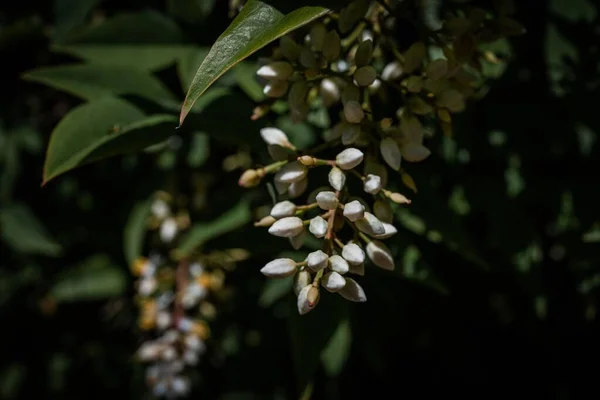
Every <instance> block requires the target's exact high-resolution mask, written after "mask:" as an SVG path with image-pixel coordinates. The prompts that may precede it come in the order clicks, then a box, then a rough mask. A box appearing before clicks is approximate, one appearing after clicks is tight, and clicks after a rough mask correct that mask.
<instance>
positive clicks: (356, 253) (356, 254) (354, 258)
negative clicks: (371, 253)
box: [342, 243, 365, 265]
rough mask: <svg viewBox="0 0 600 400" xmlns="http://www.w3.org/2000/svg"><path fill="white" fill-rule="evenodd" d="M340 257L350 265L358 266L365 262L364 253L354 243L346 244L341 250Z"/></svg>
mask: <svg viewBox="0 0 600 400" xmlns="http://www.w3.org/2000/svg"><path fill="white" fill-rule="evenodd" d="M342 257H344V259H345V260H346V261H348V264H350V265H358V264H362V263H364V262H365V252H364V251H363V249H361V248H360V246H359V245H357V244H356V243H348V244H346V245H345V246H344V247H343V248H342Z"/></svg>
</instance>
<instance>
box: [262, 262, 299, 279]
mask: <svg viewBox="0 0 600 400" xmlns="http://www.w3.org/2000/svg"><path fill="white" fill-rule="evenodd" d="M296 268H297V265H296V261H294V260H292V259H291V258H278V259H276V260H273V261H271V262H270V263H268V264H267V265H265V266H264V267H262V269H261V270H260V272H262V273H263V275H266V276H268V277H269V278H285V277H286V276H291V275H293V274H295V273H296Z"/></svg>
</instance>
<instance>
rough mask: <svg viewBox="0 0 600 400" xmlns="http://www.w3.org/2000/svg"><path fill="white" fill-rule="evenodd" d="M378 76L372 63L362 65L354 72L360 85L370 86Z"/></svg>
mask: <svg viewBox="0 0 600 400" xmlns="http://www.w3.org/2000/svg"><path fill="white" fill-rule="evenodd" d="M376 78H377V72H376V71H375V68H373V67H372V66H370V65H367V66H364V67H360V68H359V69H357V70H356V72H355V73H354V79H355V80H356V83H358V86H369V85H371V84H372V83H373V82H375V79H376Z"/></svg>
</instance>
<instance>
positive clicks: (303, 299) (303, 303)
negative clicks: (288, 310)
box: [297, 285, 313, 315]
mask: <svg viewBox="0 0 600 400" xmlns="http://www.w3.org/2000/svg"><path fill="white" fill-rule="evenodd" d="M312 287H313V286H312V285H307V286H305V287H303V288H302V290H301V291H300V293H298V300H297V305H298V312H299V313H300V315H304V314H306V313H307V312H309V311H310V310H312V309H313V307H311V305H310V303H309V301H308V291H309V290H310V289H311V288H312Z"/></svg>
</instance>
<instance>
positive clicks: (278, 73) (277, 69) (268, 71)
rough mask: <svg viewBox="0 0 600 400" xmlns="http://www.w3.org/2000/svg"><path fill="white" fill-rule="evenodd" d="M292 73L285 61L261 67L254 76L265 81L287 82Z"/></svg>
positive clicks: (291, 68) (290, 65) (290, 66)
mask: <svg viewBox="0 0 600 400" xmlns="http://www.w3.org/2000/svg"><path fill="white" fill-rule="evenodd" d="M293 73H294V68H293V67H292V64H290V63H289V62H287V61H274V62H272V63H269V64H267V65H263V66H262V67H260V68H259V69H258V71H256V75H258V76H260V77H261V78H265V79H278V80H281V81H285V80H287V79H288V78H289V77H290V76H292V74H293Z"/></svg>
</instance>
